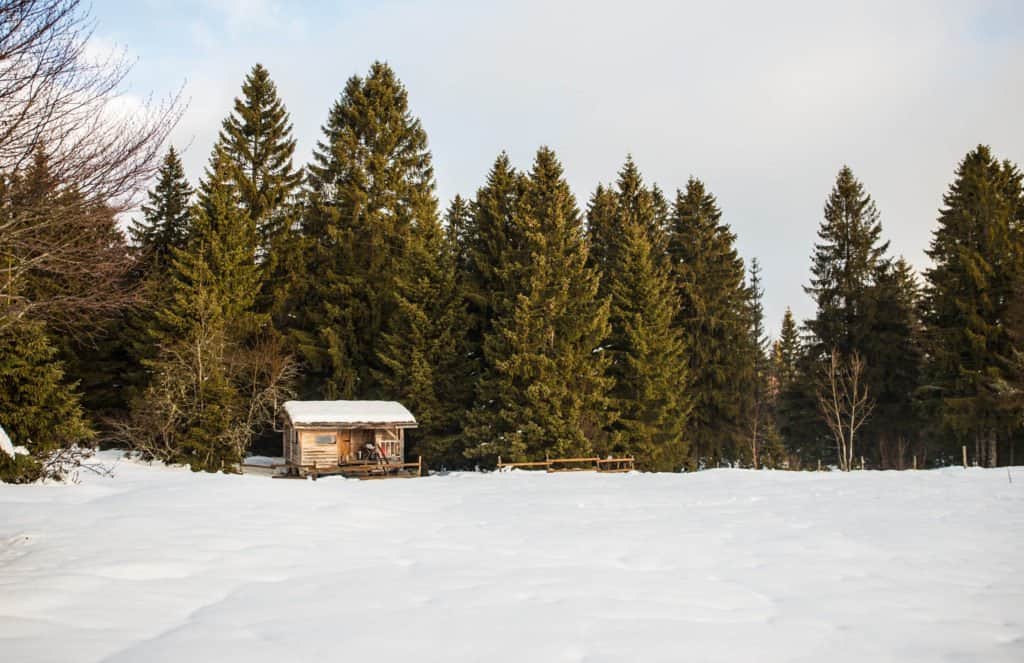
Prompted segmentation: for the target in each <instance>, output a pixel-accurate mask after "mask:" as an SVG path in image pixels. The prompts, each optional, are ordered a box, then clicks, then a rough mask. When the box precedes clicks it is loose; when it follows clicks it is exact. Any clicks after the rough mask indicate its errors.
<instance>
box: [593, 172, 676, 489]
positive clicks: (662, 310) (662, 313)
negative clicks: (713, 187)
mask: <svg viewBox="0 0 1024 663" xmlns="http://www.w3.org/2000/svg"><path fill="white" fill-rule="evenodd" d="M665 216H666V214H665V209H664V205H663V204H662V201H661V199H660V196H659V195H658V193H657V191H656V190H653V189H649V188H647V187H645V186H644V184H643V181H642V178H641V177H640V174H639V171H638V170H637V168H636V166H635V164H634V163H633V161H632V159H628V160H627V161H626V164H625V165H624V166H623V168H622V170H621V171H620V173H619V179H618V183H617V188H616V190H612V189H609V188H604V187H598V190H597V191H596V192H595V193H594V196H593V198H592V199H591V203H590V206H589V210H588V226H587V227H588V239H589V240H590V244H591V247H592V248H597V250H598V251H599V253H598V254H591V259H592V262H593V263H596V264H598V265H600V266H601V272H602V276H601V288H600V291H601V293H602V294H603V295H606V296H608V297H610V302H611V308H610V316H609V322H610V333H609V336H608V338H607V339H606V340H605V342H604V343H603V346H602V352H603V353H604V354H605V355H606V356H607V357H608V358H609V363H608V369H607V376H608V377H609V378H610V381H611V384H612V387H611V392H610V396H611V399H612V400H611V402H612V406H613V409H614V410H615V411H616V413H617V419H616V420H615V421H614V422H613V423H612V424H611V426H610V427H609V431H610V432H611V434H612V438H611V440H610V444H609V446H610V447H611V449H610V450H612V451H615V452H616V453H624V454H632V455H634V456H635V457H636V458H637V463H638V466H639V467H641V468H643V469H650V470H668V471H672V470H678V469H680V468H681V467H682V466H683V465H684V464H686V462H687V460H688V458H687V452H688V448H687V443H686V438H685V430H686V421H687V417H688V415H689V411H690V400H689V397H688V391H689V390H688V384H687V382H688V379H687V366H686V354H685V347H684V343H683V338H682V335H681V333H680V331H679V330H678V329H677V328H676V327H675V326H674V324H673V323H674V318H675V315H676V309H677V307H678V305H677V299H676V292H675V284H674V282H673V280H672V275H671V272H670V270H669V266H668V264H667V261H666V258H665V245H666V242H667V237H666V235H665V230H664V222H665Z"/></svg>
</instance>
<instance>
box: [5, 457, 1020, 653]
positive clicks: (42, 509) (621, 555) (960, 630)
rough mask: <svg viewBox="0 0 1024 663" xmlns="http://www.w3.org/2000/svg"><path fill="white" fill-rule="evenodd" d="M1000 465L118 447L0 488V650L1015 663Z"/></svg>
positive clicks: (1014, 548) (1014, 497) (1010, 556)
mask: <svg viewBox="0 0 1024 663" xmlns="http://www.w3.org/2000/svg"><path fill="white" fill-rule="evenodd" d="M114 458H115V456H114V455H111V453H109V452H104V454H101V459H105V460H107V461H108V462H113V459H114ZM1012 472H1013V482H1012V483H1011V482H1010V481H1009V480H1008V476H1009V475H1008V473H1007V470H1006V469H1005V468H1002V469H999V470H985V469H973V468H972V469H969V470H964V469H962V468H954V469H946V470H938V471H922V472H899V473H897V472H870V471H869V472H853V473H849V474H840V473H795V472H792V473H790V472H753V471H746V470H710V471H705V472H700V473H696V474H689V475H670V474H663V475H656V474H637V473H632V474H622V475H598V474H593V473H583V472H580V473H566V474H546V473H527V472H508V473H492V474H474V473H461V474H460V473H456V474H450V475H447V476H431V477H425V478H422V479H404V480H394V481H367V482H360V481H358V480H350V479H343V478H340V477H338V478H327V479H321V480H320V481H316V482H313V481H282V480H272V479H269V478H266V477H260V476H225V475H210V474H202V473H192V472H189V471H187V470H181V469H176V468H165V467H161V466H159V465H153V466H148V465H145V464H141V463H137V462H131V461H120V462H119V463H118V464H117V467H116V477H115V478H113V479H110V478H102V477H94V476H91V475H89V474H83V475H82V483H81V484H79V485H52V484H48V485H33V486H6V485H0V652H2V659H3V660H4V661H11V662H12V663H13V662H15V661H17V662H18V663H33V662H38V661H52V662H58V661H59V662H61V663H65V662H68V661H72V662H78V661H86V662H99V661H104V662H108V663H120V662H124V661H146V662H152V663H161V662H171V661H174V662H176V663H178V662H180V661H239V662H241V661H245V662H247V663H263V662H267V663H271V662H272V663H282V662H284V661H341V660H345V661H376V662H381V663H387V662H391V661H396V662H397V661H401V662H402V663H408V662H409V661H467V662H468V661H497V662H504V661H508V662H515V663H522V662H523V661H538V662H546V661H567V662H569V661H571V662H581V661H588V662H603V661H644V663H652V662H659V661H666V662H669V661H671V662H674V663H675V662H679V661H722V662H726V661H728V662H729V663H733V662H735V661H801V662H815V663H817V662H824V661H828V662H830V663H831V662H844V661H857V662H858V663H859V662H862V661H872V662H875V663H877V662H880V661H901V662H918V661H920V662H924V661H928V662H934V661H987V662H999V661H1013V662H1019V661H1022V660H1024V612H1022V611H1021V609H1020V608H1021V606H1022V605H1024V574H1022V573H1021V572H1020V564H1021V559H1022V558H1021V549H1022V544H1024V471H1021V468H1015V469H1014V470H1012Z"/></svg>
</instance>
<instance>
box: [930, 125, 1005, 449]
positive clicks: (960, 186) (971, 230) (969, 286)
mask: <svg viewBox="0 0 1024 663" xmlns="http://www.w3.org/2000/svg"><path fill="white" fill-rule="evenodd" d="M1022 218H1024V201H1022V187H1021V173H1020V171H1019V170H1018V169H1017V168H1016V167H1015V166H1014V165H1012V164H1010V163H1009V162H1002V163H1001V162H999V161H998V160H997V159H996V158H995V157H994V156H993V155H992V153H991V151H990V150H989V148H988V147H986V146H984V145H979V146H978V147H977V148H976V149H974V150H972V151H971V152H969V153H968V154H967V156H965V157H964V159H963V160H962V161H961V162H960V164H959V166H958V168H957V171H956V179H955V180H954V181H953V183H952V184H951V185H950V187H949V191H948V192H947V193H946V195H945V196H944V198H943V208H942V210H941V211H940V214H939V227H938V229H936V231H935V233H934V235H933V238H932V242H931V247H930V249H929V251H928V256H929V257H930V258H931V259H932V262H933V264H934V266H933V267H932V268H931V269H929V270H928V271H927V272H926V273H925V278H926V280H927V287H926V291H925V323H926V325H927V335H928V340H929V344H928V350H929V355H930V357H931V361H930V362H929V367H928V380H927V385H926V392H927V394H929V395H931V396H932V397H934V398H937V399H939V401H940V403H941V412H942V417H943V422H944V423H945V425H946V427H947V431H949V432H952V433H953V434H954V438H955V440H956V441H966V440H969V439H972V438H973V439H975V440H979V439H984V440H986V441H988V443H989V444H990V445H991V446H989V448H988V449H979V451H980V452H981V453H982V454H984V455H985V456H987V461H988V462H989V463H991V464H994V463H995V462H996V458H995V445H994V443H992V442H991V441H992V440H994V438H995V436H996V435H998V434H1005V433H1007V432H1009V431H1011V430H1012V429H1013V428H1015V427H1016V426H1019V418H1018V417H1017V416H1016V414H1015V413H1014V409H1013V408H1006V407H1003V405H1004V403H1003V396H1004V395H1005V393H1006V392H1005V391H1003V390H1002V389H1000V386H1001V385H1003V384H1005V383H1006V382H1007V380H1008V378H1009V379H1012V378H1011V376H1010V375H1009V374H1008V366H1011V365H1012V362H1013V358H1014V355H1015V353H1016V352H1019V349H1020V348H1019V346H1016V345H1015V344H1014V341H1013V338H1012V332H1011V329H1010V328H1008V326H1007V325H1006V324H1005V321H1006V320H1007V318H1008V317H1012V315H1011V314H1010V311H1011V308H1012V303H1013V302H1015V301H1017V295H1018V293H1017V292H1015V290H1014V286H1015V283H1017V282H1018V280H1019V279H1020V278H1021V276H1020V274H1021V272H1022V271H1024V265H1022V262H1024V259H1022V254H1024V239H1022Z"/></svg>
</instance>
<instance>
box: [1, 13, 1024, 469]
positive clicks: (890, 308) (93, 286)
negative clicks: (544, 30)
mask: <svg viewBox="0 0 1024 663" xmlns="http://www.w3.org/2000/svg"><path fill="white" fill-rule="evenodd" d="M30 4H31V3H30ZM59 4H61V3H58V5H59ZM70 4H72V5H74V4H75V3H70ZM161 126H163V125H161ZM157 134H159V132H157ZM39 135H40V139H39V140H37V141H36V142H35V143H34V144H32V145H30V146H27V147H26V148H25V150H24V153H25V154H26V155H28V157H30V158H23V159H21V161H19V162H18V163H13V162H11V161H5V162H4V169H3V177H2V178H0V215H2V217H0V228H16V229H18V232H20V233H22V235H23V236H33V237H36V238H37V247H36V250H37V252H43V250H42V249H40V248H39V247H40V246H41V247H44V248H45V246H46V243H47V242H50V243H54V244H61V243H63V244H65V245H73V247H74V255H76V256H78V258H79V260H78V262H80V263H87V264H86V266H85V267H81V266H80V267H81V268H80V269H78V271H73V270H72V271H67V272H66V271H65V270H63V269H62V268H61V265H60V264H59V263H54V264H53V265H47V264H45V261H43V263H40V262H39V261H37V260H36V259H35V256H36V253H33V252H32V251H30V250H28V249H26V248H25V247H23V246H21V245H19V244H17V243H15V242H12V241H11V239H10V238H11V237H12V236H13V235H11V234H10V233H9V232H7V231H5V232H4V233H3V234H2V239H0V253H2V256H0V257H2V258H3V259H4V261H6V263H7V267H6V268H5V267H3V266H0V269H6V272H4V276H5V279H4V281H5V283H6V285H4V286H3V288H4V290H3V291H2V293H0V294H2V295H3V298H4V299H3V301H4V303H3V304H0V417H3V420H2V421H0V425H3V426H4V427H5V429H7V430H8V432H9V433H11V436H12V438H14V440H15V442H16V443H17V444H22V445H24V446H26V447H27V449H28V452H29V453H28V454H27V455H24V456H20V457H19V458H18V459H13V460H12V459H6V458H4V457H2V456H3V455H2V454H0V473H3V476H4V477H5V478H7V479H8V480H31V479H34V478H37V477H38V476H40V475H41V474H45V473H47V472H50V473H54V472H56V471H58V470H54V469H53V466H52V465H47V462H48V461H47V459H48V458H52V454H53V453H54V451H55V450H61V449H69V448H77V447H76V446H75V445H79V446H81V445H83V444H90V443H95V442H96V441H104V442H107V443H111V444H123V445H127V446H129V447H131V448H134V449H136V450H139V451H141V452H142V453H143V454H145V455H146V456H148V457H152V458H157V459H161V460H164V461H167V462H174V463H184V464H188V465H190V466H191V467H193V468H194V469H197V470H209V471H217V470H228V471H231V470H235V469H237V468H238V466H239V465H240V463H241V462H242V460H243V458H244V456H245V454H246V453H247V452H248V451H249V450H250V449H253V448H256V449H265V450H267V451H270V452H275V451H277V450H278V449H279V444H280V437H279V435H278V434H276V433H275V432H274V421H275V417H276V415H277V412H278V409H279V406H280V404H281V403H282V402H283V401H284V400H286V399H288V398H303V399H353V398H358V399H395V400H399V401H401V402H403V403H404V404H405V405H406V406H407V407H409V409H410V410H411V411H412V412H413V413H414V414H415V415H416V417H417V419H418V421H419V422H420V428H419V429H417V430H416V431H414V432H412V434H411V435H410V444H411V446H412V449H411V453H414V454H422V455H423V457H424V459H425V461H426V462H427V463H428V464H429V465H430V466H432V467H435V468H437V467H448V468H468V467H474V466H479V467H484V468H486V467H490V466H493V464H494V463H495V461H496V459H497V457H498V456H501V457H502V458H503V459H505V460H532V459H538V458H543V457H544V456H545V455H550V456H553V457H554V456H569V455H571V456H577V455H601V456H604V455H608V454H615V455H618V454H628V455H633V456H635V458H636V459H637V465H638V467H640V468H642V469H646V470H658V471H679V470H684V469H685V470H692V469H699V468H704V467H715V466H720V465H723V464H728V465H737V466H743V467H758V468H760V467H779V468H782V467H785V468H791V469H799V468H808V467H814V466H816V464H817V463H818V462H819V461H821V462H824V463H825V464H828V465H831V464H835V465H838V466H839V467H840V468H842V469H850V467H851V466H853V465H854V464H855V461H854V460H853V459H855V458H856V459H857V461H856V462H859V459H860V458H861V457H864V458H865V459H866V461H865V462H866V463H867V464H868V465H869V466H871V467H878V468H898V469H902V468H905V467H908V466H910V465H911V463H916V464H917V465H918V466H921V467H925V466H933V465H941V464H945V463H949V462H953V461H955V460H956V459H957V458H959V449H960V446H961V445H962V444H968V445H970V448H971V451H972V457H973V458H975V459H977V461H978V462H979V463H982V464H986V465H996V464H997V463H1008V462H1013V461H1014V449H1015V447H1016V446H1017V445H1018V444H1019V443H1020V440H1021V438H1022V431H1024V190H1022V179H1021V174H1020V171H1019V169H1018V168H1017V166H1016V165H1015V164H1012V163H1010V162H1008V161H1000V160H998V159H997V158H996V157H995V156H994V155H993V154H992V152H991V151H990V149H989V148H988V147H985V146H978V147H977V148H975V149H974V150H972V151H971V152H969V153H968V154H967V155H966V156H965V157H964V159H963V160H962V161H961V162H960V163H959V165H958V166H957V168H956V171H955V173H954V179H953V183H952V184H951V185H950V187H949V190H948V192H947V193H946V195H945V197H944V199H943V206H942V209H941V212H940V215H939V218H938V227H937V228H936V230H935V231H934V234H933V238H932V244H931V248H930V250H929V252H928V255H929V256H930V258H931V260H932V263H933V264H932V266H931V267H930V268H929V269H928V270H926V271H925V272H924V274H923V279H922V278H919V277H918V275H917V274H915V272H914V270H913V269H912V268H911V267H910V265H909V264H908V263H907V262H906V261H905V260H903V259H902V258H900V257H898V256H892V255H890V252H889V250H888V244H887V242H885V241H884V240H883V234H882V226H881V215H880V213H879V211H878V209H877V207H876V205H875V203H874V202H873V200H872V199H871V196H870V195H869V194H868V192H867V191H866V189H865V187H864V185H863V183H861V182H860V181H859V180H858V179H857V178H856V177H855V176H854V174H853V172H852V171H851V170H850V169H849V168H848V167H843V168H842V169H841V170H840V171H839V173H838V175H837V177H836V181H835V186H834V188H833V189H832V191H831V192H830V193H829V194H828V196H827V198H826V202H825V206H824V210H823V218H822V221H821V224H820V228H819V232H818V236H819V241H818V243H817V244H816V245H815V249H814V253H813V255H812V257H811V278H810V281H809V285H808V286H807V287H806V292H807V294H808V295H810V296H811V297H812V298H813V299H814V301H815V303H816V307H817V310H816V313H815V315H814V317H813V318H811V319H810V320H807V321H804V322H803V323H798V322H797V321H796V320H795V319H794V317H793V315H792V314H791V313H790V312H789V311H787V313H786V316H785V317H784V319H783V320H782V322H781V326H780V332H779V334H778V338H776V339H769V338H768V335H767V333H766V331H765V329H766V324H765V320H764V312H763V308H762V305H761V298H762V295H763V288H762V285H761V273H760V267H759V265H758V263H757V261H756V260H752V261H751V262H750V264H749V265H748V264H746V263H745V262H744V260H743V259H742V258H741V257H740V255H739V254H738V252H737V250H736V246H735V244H736V236H735V234H734V233H733V231H732V230H731V229H730V227H729V225H728V224H727V223H726V222H725V221H724V220H723V212H722V210H721V209H720V207H719V205H718V202H717V200H716V198H715V196H714V195H713V194H712V193H711V192H710V191H708V190H707V188H706V186H705V185H704V183H703V182H701V181H700V180H699V179H697V178H690V179H689V181H687V182H686V183H685V186H683V187H681V188H679V189H677V190H675V191H674V192H665V191H663V190H661V189H660V188H659V187H658V186H656V185H654V184H651V183H648V182H647V181H645V179H644V177H643V176H642V174H641V171H640V169H639V166H638V165H637V164H636V163H634V161H633V160H632V158H630V157H628V156H627V157H626V159H625V161H624V163H623V165H622V167H621V168H620V170H619V172H618V173H617V175H615V177H614V178H613V179H612V181H611V182H610V183H608V184H601V185H599V186H597V188H596V189H595V190H594V191H593V193H592V194H591V195H590V197H589V199H588V200H587V201H586V203H585V205H583V206H581V205H580V204H579V202H578V201H577V200H576V199H575V198H574V196H573V194H572V192H571V190H570V188H569V186H568V184H567V182H566V178H565V174H564V171H563V168H562V165H561V163H560V162H559V159H558V157H557V155H556V154H555V153H554V152H553V151H552V150H551V149H549V148H546V147H541V148H540V149H538V151H537V153H536V155H535V157H534V159H533V162H532V165H531V167H530V168H529V170H526V171H521V170H518V169H516V168H514V167H513V166H512V164H511V161H510V159H509V157H508V156H507V155H506V154H504V153H502V154H499V155H498V156H497V157H496V159H495V161H494V163H493V165H492V166H491V168H490V171H489V172H488V173H487V174H486V176H485V177H484V178H483V181H482V184H481V186H480V188H479V189H478V190H477V191H476V192H475V194H474V195H473V196H471V197H465V198H464V197H462V196H456V197H455V198H454V199H453V200H452V201H451V202H450V203H449V204H448V206H447V207H446V209H445V210H444V211H443V212H442V211H441V210H440V206H439V202H438V200H437V197H436V194H435V181H434V172H433V167H432V161H431V154H430V151H429V148H428V142H427V134H426V132H425V130H424V128H423V126H422V124H421V123H420V121H419V119H418V118H416V117H415V116H414V115H413V114H412V113H411V112H410V110H409V101H408V95H407V91H406V89H405V88H404V86H403V85H402V84H401V82H400V81H399V79H398V78H397V76H396V74H395V72H394V71H393V70H392V69H391V68H390V67H389V66H388V65H386V64H384V63H380V62H377V63H374V64H373V65H372V66H371V67H370V69H369V71H368V72H367V73H366V74H365V75H363V76H353V77H352V78H350V79H349V80H348V81H347V83H346V84H345V87H344V89H343V90H342V92H341V94H340V96H339V98H338V100H337V101H336V102H335V103H334V104H333V105H332V106H331V108H330V109H329V112H328V114H327V120H326V122H325V124H324V125H323V127H322V135H321V138H320V140H319V142H318V143H317V146H316V148H315V150H314V154H313V159H312V161H311V163H309V164H307V165H306V166H305V167H301V166H298V165H296V164H295V140H294V138H293V135H292V124H291V120H290V117H289V114H288V112H287V110H286V107H285V104H284V102H283V101H282V100H281V99H280V97H279V95H278V92H277V89H276V86H275V85H274V83H273V81H272V79H271V77H270V74H269V72H268V71H267V70H266V69H265V68H264V67H262V66H261V65H256V66H254V67H253V68H252V70H251V71H250V72H249V74H248V75H247V76H246V77H245V80H244V82H243V84H242V88H241V94H240V95H239V96H238V98H237V99H236V100H235V103H234V107H233V110H232V111H231V113H230V114H229V115H228V117H226V118H225V119H224V121H223V123H222V126H221V131H220V134H219V137H218V139H217V141H216V144H215V146H214V148H213V150H212V153H211V155H210V159H209V163H208V166H207V168H206V170H205V173H204V175H203V177H202V178H201V180H200V181H199V182H198V183H196V186H195V187H194V188H193V185H192V184H191V183H190V182H189V181H188V179H187V178H186V176H185V173H184V169H183V167H182V163H181V159H180V155H179V154H178V152H177V151H175V150H174V149H173V148H170V149H168V150H166V152H165V153H163V155H162V157H161V160H160V161H159V162H158V163H157V162H152V163H153V166H154V167H157V172H156V177H155V183H154V184H153V185H152V188H151V189H150V190H149V191H148V193H147V194H146V199H145V203H144V204H143V205H142V207H141V214H140V215H136V218H135V219H134V220H133V221H132V223H131V226H130V228H129V229H128V233H127V236H125V235H124V234H123V233H121V232H120V230H119V228H118V225H117V220H116V219H117V213H118V212H119V211H121V210H120V208H118V207H117V206H116V205H115V204H114V202H115V197H113V196H109V195H106V194H101V195H99V196H92V195H86V194H85V193H83V192H85V191H86V189H87V184H88V183H87V182H86V181H85V180H83V179H82V178H83V177H84V176H83V175H82V173H80V172H77V171H70V172H65V171H64V170H63V169H62V168H60V167H58V166H59V165H60V163H61V159H62V158H63V157H62V156H61V154H62V153H61V151H60V150H58V149H55V148H54V147H53V143H52V142H51V141H49V140H47V136H48V135H49V134H47V132H46V131H40V132H39ZM164 135H165V134H164ZM164 135H154V137H153V138H151V139H150V140H149V142H146V143H145V144H146V145H147V146H151V145H152V144H153V143H154V142H156V143H163V140H164ZM143 161H144V160H143ZM147 163H148V162H147ZM55 211H60V212H62V214H60V215H57V216H61V217H67V218H73V219H74V223H70V222H69V223H68V224H65V225H59V224H58V225H56V226H52V224H51V226H48V224H46V223H42V221H41V220H42V219H49V218H54V212H55ZM72 231H73V232H72ZM48 233H49V235H53V236H52V237H49V236H48V235H47V234H48ZM40 242H41V244H39V243H40ZM101 267H102V269H100V268H101ZM83 270H84V271H83ZM97 270H98V271H97ZM93 273H95V274H105V276H104V278H103V279H89V278H88V275H89V274H93ZM97 289H98V290H97ZM93 290H97V291H98V292H99V293H100V294H101V295H102V296H97V295H96V293H94V292H93ZM83 293H85V294H89V297H87V298H86V299H87V300H94V301H95V303H96V305H95V306H84V307H82V308H81V311H78V310H75V309H76V306H78V305H77V304H76V303H75V299H74V298H75V297H76V296H79V297H81V296H84V295H83ZM104 293H105V294H104ZM52 312H56V314H52ZM79 313H80V315H79Z"/></svg>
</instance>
